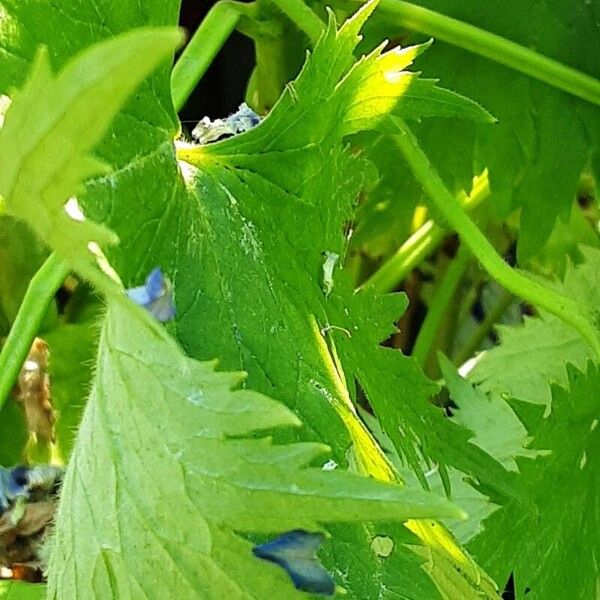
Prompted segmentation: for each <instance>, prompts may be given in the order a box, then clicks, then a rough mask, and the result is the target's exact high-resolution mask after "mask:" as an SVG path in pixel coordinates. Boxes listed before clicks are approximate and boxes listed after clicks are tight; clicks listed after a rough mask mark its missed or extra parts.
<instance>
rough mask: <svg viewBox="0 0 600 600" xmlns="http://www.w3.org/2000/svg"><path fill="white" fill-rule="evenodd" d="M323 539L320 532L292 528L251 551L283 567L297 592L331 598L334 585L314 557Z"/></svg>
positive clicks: (331, 578) (328, 574)
mask: <svg viewBox="0 0 600 600" xmlns="http://www.w3.org/2000/svg"><path fill="white" fill-rule="evenodd" d="M324 539H325V537H324V536H323V535H322V534H321V533H310V532H308V531H303V530H302V529H296V530H294V531H288V532H286V533H283V534H282V535H280V536H279V537H278V538H275V539H274V540H271V541H269V542H265V543H264V544H259V545H258V546H255V547H254V548H253V550H252V552H253V553H254V555H255V556H257V557H258V558H262V559H264V560H268V561H271V562H274V563H276V564H278V565H279V566H280V567H283V568H284V569H285V570H286V571H287V572H288V574H289V576H290V578H291V580H292V582H293V583H294V585H295V586H296V588H297V589H299V590H302V591H304V592H310V593H313V594H323V595H327V596H332V595H333V594H334V592H335V582H334V580H333V577H332V576H331V574H330V573H329V572H328V571H327V570H326V569H325V567H323V565H322V564H321V562H320V561H319V559H318V558H317V555H316V552H317V550H318V549H319V547H320V546H321V544H322V543H323V540H324Z"/></svg>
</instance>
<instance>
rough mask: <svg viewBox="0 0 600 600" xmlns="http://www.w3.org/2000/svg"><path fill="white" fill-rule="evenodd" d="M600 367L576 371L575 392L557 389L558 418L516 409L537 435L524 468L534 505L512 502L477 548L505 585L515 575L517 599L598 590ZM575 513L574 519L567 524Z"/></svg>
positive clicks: (572, 377)
mask: <svg viewBox="0 0 600 600" xmlns="http://www.w3.org/2000/svg"><path fill="white" fill-rule="evenodd" d="M599 386H600V371H599V369H598V365H595V364H593V363H591V362H590V363H589V364H588V367H587V372H585V373H583V372H581V371H579V370H577V369H575V368H574V367H569V368H568V373H567V388H562V387H559V386H553V388H552V402H551V409H550V413H549V414H548V415H546V416H544V414H543V410H539V407H538V409H537V410H533V409H534V408H536V406H538V405H531V404H529V403H526V402H521V401H512V402H511V404H512V406H513V408H514V409H515V412H516V413H517V415H519V416H520V417H521V418H522V419H523V422H524V424H525V425H526V426H527V429H528V431H529V433H530V434H531V435H532V436H533V441H532V443H531V445H530V447H531V448H532V449H535V450H537V451H538V452H542V453H543V454H542V455H541V456H538V457H537V458H535V459H530V458H519V459H517V463H518V465H519V470H520V473H521V477H520V479H521V480H522V484H523V487H524V488H525V490H526V492H527V501H526V502H521V503H517V502H511V503H509V504H508V505H506V506H504V507H502V508H501V509H499V510H498V511H496V512H495V513H494V514H492V516H491V517H489V518H488V519H487V520H486V521H485V524H484V525H485V528H484V530H483V532H482V533H481V534H480V535H479V536H477V537H476V538H475V539H474V540H473V541H472V543H471V544H470V545H469V547H470V549H471V550H472V551H473V552H474V554H475V556H476V557H477V558H478V559H479V560H480V561H481V562H482V563H483V564H484V565H485V566H486V567H487V568H488V569H489V570H490V572H491V573H492V575H493V576H494V578H495V579H496V581H497V582H498V584H500V585H502V584H503V583H504V582H505V581H506V580H507V579H508V576H509V575H510V573H513V574H514V582H515V592H516V597H521V596H522V595H525V594H530V595H531V597H532V598H539V599H540V600H544V599H548V600H550V599H553V598H592V597H594V595H595V594H596V591H597V582H598V577H599V572H598V544H597V532H598V528H599V527H600V523H599V522H598V514H600V513H599V508H600V506H599V505H600V501H599V498H598V485H597V482H598V477H599V476H600V472H599V466H598V459H597V457H598V455H599V452H600V434H599V433H598V429H597V425H598V421H599V419H600V403H599V400H598V387H599ZM565 515H568V518H565Z"/></svg>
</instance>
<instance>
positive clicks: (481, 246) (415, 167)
mask: <svg viewBox="0 0 600 600" xmlns="http://www.w3.org/2000/svg"><path fill="white" fill-rule="evenodd" d="M396 122H397V123H398V125H399V128H400V133H399V134H398V135H397V136H396V141H397V143H398V147H399V149H400V150H401V151H402V154H403V155H404V158H405V159H406V161H407V162H408V164H409V166H410V167H411V169H412V171H413V173H414V175H415V177H416V179H417V181H418V182H419V183H420V184H421V186H422V188H423V190H424V191H425V193H426V194H427V196H428V197H429V199H430V200H431V202H432V203H433V204H434V205H435V207H436V209H437V210H438V211H439V212H440V213H441V214H442V215H443V216H444V218H445V219H446V221H447V222H448V225H449V226H450V227H451V228H452V229H454V231H456V232H457V233H458V234H459V236H460V238H461V240H462V241H463V243H464V244H465V245H467V246H468V247H469V249H470V250H471V252H472V253H473V254H474V255H475V257H476V258H477V260H478V261H479V262H480V264H481V266H482V267H483V268H484V269H485V270H486V271H487V273H488V274H489V275H490V276H491V277H492V278H493V279H495V280H496V281H497V282H498V283H499V284H500V285H501V286H503V287H504V288H505V289H506V290H508V291H509V292H511V293H513V294H515V295H516V296H519V297H520V298H523V299H524V300H526V301H527V302H530V303H531V304H533V305H535V306H539V307H540V308H542V309H543V310H545V311H547V312H549V313H551V314H553V315H555V316H556V317H558V318H559V319H560V320H561V321H564V322H565V323H568V324H569V325H571V326H572V327H574V328H575V329H577V331H579V333H581V335H582V336H583V337H584V339H585V340H586V341H587V342H588V344H589V345H590V346H591V347H592V348H593V349H594V351H595V353H596V354H597V356H598V357H599V358H600V334H599V332H598V331H597V330H596V328H595V327H594V325H593V318H592V315H591V313H590V311H589V310H587V309H586V308H585V307H584V306H582V305H581V304H579V303H578V302H576V301H574V300H572V299H571V298H567V297H566V296H563V295H562V294H560V293H558V292H556V291H554V290H552V289H550V288H547V287H545V286H544V285H542V284H540V283H538V282H537V281H533V280H532V279H529V278H528V277H527V276H525V275H524V274H523V273H521V272H520V271H517V270H515V269H512V268H511V267H510V266H509V265H508V264H507V263H505V262H504V260H502V257H500V256H499V255H498V253H497V252H496V250H495V249H494V247H493V246H492V244H491V243H490V242H489V240H488V239H487V238H486V237H485V235H483V233H481V231H480V230H479V229H478V228H477V226H476V225H475V223H474V222H473V221H471V219H469V216H468V215H467V214H466V213H465V212H464V210H463V209H462V208H461V206H460V205H459V204H458V202H457V201H456V199H455V198H454V196H453V195H452V194H451V193H450V191H449V190H448V188H447V187H446V186H445V185H444V182H443V181H442V180H441V178H440V176H439V175H438V174H437V171H436V170H435V169H434V168H433V165H431V163H430V162H429V159H428V158H427V156H426V155H425V153H424V152H423V150H421V147H420V146H419V143H418V141H417V138H416V137H415V136H414V134H413V133H412V131H411V130H410V129H409V128H408V126H407V125H406V124H405V123H403V122H402V121H400V120H399V119H398V120H396Z"/></svg>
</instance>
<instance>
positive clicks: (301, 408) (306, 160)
mask: <svg viewBox="0 0 600 600" xmlns="http://www.w3.org/2000/svg"><path fill="white" fill-rule="evenodd" d="M146 4H147V14H148V15H150V16H149V18H150V19H151V20H152V22H153V24H160V23H165V22H168V17H167V16H165V15H168V14H170V13H171V12H172V4H170V5H168V6H167V7H165V8H164V10H163V9H161V10H158V9H156V8H155V7H154V3H151V2H148V3H144V6H146ZM86 6H87V5H86ZM91 6H92V5H91V4H90V7H91ZM161 6H163V7H164V4H162V5H161ZM93 8H95V9H97V8H98V7H97V6H96V5H94V6H93ZM12 10H13V12H16V13H18V12H19V11H20V5H19V4H17V5H15V6H13V7H12ZM30 10H35V11H38V12H36V13H35V14H36V15H38V17H40V18H42V17H41V16H43V15H44V12H43V11H44V8H43V7H42V6H41V5H39V4H35V5H34V8H31V7H30ZM90 10H91V8H90ZM117 12H118V14H119V15H120V14H121V13H120V12H119V11H117ZM143 12H144V11H143ZM157 13H160V14H159V15H158V16H157ZM100 15H101V19H106V20H108V21H109V22H111V23H113V30H114V31H121V30H122V29H123V28H124V27H125V28H126V27H127V26H133V25H139V24H142V21H141V16H139V17H136V18H135V19H133V21H131V22H123V21H121V20H120V16H116V13H115V11H114V10H113V9H111V8H110V7H109V8H104V12H101V13H100ZM366 16H367V13H366V11H364V10H363V12H362V13H360V16H359V17H358V18H357V19H355V20H354V21H352V22H350V23H349V24H347V25H346V26H345V27H344V28H343V30H342V31H340V32H336V30H335V27H334V26H333V24H330V26H329V28H328V31H327V33H326V35H325V36H324V37H323V39H322V42H321V46H320V50H319V49H315V52H314V54H313V56H312V58H311V60H310V61H309V63H307V66H306V67H305V69H304V70H303V74H302V76H301V78H303V80H301V79H299V80H298V81H296V82H294V83H293V84H291V85H290V87H289V88H288V90H287V92H286V94H285V95H284V97H283V99H282V101H281V102H280V104H279V105H278V107H277V108H276V109H274V110H273V112H272V113H271V114H270V115H269V116H268V118H267V119H265V120H264V122H263V123H262V124H261V125H260V126H259V127H257V128H256V129H254V130H252V131H250V132H249V133H247V134H244V135H241V136H239V137H237V138H235V139H233V140H229V141H225V142H221V143H217V144H214V145H211V146H208V147H204V148H202V149H200V150H194V153H196V158H199V159H200V162H201V163H202V164H201V167H200V168H199V169H198V170H197V171H196V170H195V169H192V168H191V167H190V166H189V164H188V163H184V162H180V163H179V164H178V163H176V161H175V157H174V152H173V145H172V137H173V135H174V133H175V127H174V125H173V123H174V116H173V113H172V112H170V108H168V109H167V110H166V111H165V106H167V107H168V106H169V104H170V103H169V101H168V96H167V95H166V94H167V93H168V74H167V73H166V71H165V70H162V71H160V72H159V73H157V74H156V75H155V76H154V77H152V78H151V80H150V82H149V83H148V84H147V85H146V86H144V87H143V88H142V89H141V90H140V91H139V92H138V94H137V95H136V98H134V100H133V101H132V102H131V103H130V104H129V105H127V107H126V108H125V109H124V111H123V112H122V113H121V114H120V115H119V116H117V117H116V119H115V121H114V123H113V125H112V126H111V128H110V130H109V134H108V135H107V136H106V137H105V138H104V141H103V142H102V143H100V145H99V146H98V148H97V150H96V154H97V155H98V156H100V157H101V158H102V159H103V160H104V162H105V163H107V164H109V165H111V167H112V168H113V170H112V172H110V173H109V174H107V175H101V176H96V177H94V178H92V179H91V180H89V181H88V182H87V185H86V192H87V194H86V196H85V197H81V198H80V200H81V203H82V205H83V207H84V209H85V213H86V215H87V216H88V217H90V218H93V219H95V220H97V221H99V222H102V223H103V224H104V225H105V226H108V227H109V228H110V229H112V230H114V231H115V232H116V233H117V235H118V237H119V239H121V240H122V244H121V245H120V246H116V247H114V248H112V249H110V250H109V251H108V255H109V257H110V260H111V264H113V265H114V266H115V268H116V270H117V272H118V273H119V275H120V276H121V278H122V279H123V281H124V282H125V284H126V285H127V286H130V285H139V284H140V283H141V282H142V281H143V279H144V277H145V275H146V274H147V273H148V271H149V270H150V269H151V268H153V267H155V266H156V265H160V266H161V267H162V268H163V270H164V271H165V272H166V273H167V274H168V275H169V276H170V277H171V279H172V280H173V283H174V292H175V302H176V305H177V310H178V317H177V322H176V324H175V326H174V330H175V333H176V335H177V337H178V339H179V341H180V342H182V345H183V346H184V348H185V350H186V352H187V353H189V354H190V355H192V356H194V357H195V358H198V359H211V358H213V357H215V356H219V357H220V359H221V361H222V362H221V364H222V365H223V368H224V369H227V370H239V369H244V370H245V371H247V372H248V373H249V378H248V385H249V386H250V387H252V388H253V389H257V390H259V391H261V392H263V393H267V394H269V395H270V396H274V397H277V398H278V399H281V400H282V401H284V402H285V404H287V405H288V406H289V407H291V408H292V409H293V410H294V411H295V412H296V413H297V414H298V415H300V416H301V417H302V421H303V427H302V429H300V430H299V431H297V432H295V433H287V434H286V433H278V436H277V439H278V440H287V441H289V440H297V439H302V440H310V441H318V442H327V443H328V444H329V445H331V446H332V450H333V457H334V460H335V461H336V462H337V464H338V465H340V466H341V467H343V466H345V465H347V464H348V462H350V463H351V464H357V463H358V466H359V467H361V468H363V469H366V470H369V471H370V472H371V474H373V475H376V476H378V477H384V478H387V479H392V478H393V477H394V474H393V472H392V471H391V469H390V467H389V465H388V464H387V463H386V461H385V460H384V458H383V456H382V454H381V451H380V449H379V448H378V447H377V445H376V444H375V443H374V441H373V439H372V438H371V436H370V435H369V433H368V432H367V431H366V429H365V428H364V426H363V425H362V423H361V422H360V420H359V419H358V418H357V417H356V415H355V414H354V412H353V408H352V404H351V402H350V395H351V393H352V390H353V386H352V385H350V386H346V385H344V382H343V377H341V372H340V370H339V369H338V368H337V367H336V360H335V351H334V349H333V348H332V347H330V346H329V345H328V344H329V337H328V336H324V335H323V334H321V332H320V329H321V328H325V327H327V325H328V324H330V325H335V322H333V321H332V322H331V323H329V316H328V314H329V308H328V301H327V299H326V297H325V295H324V293H323V287H322V286H323V282H322V281H321V276H322V266H323V257H322V256H321V252H323V251H330V252H336V253H337V254H340V256H343V249H344V243H345V242H344V237H343V234H342V231H343V224H344V222H345V221H346V220H347V219H349V218H350V217H351V216H352V208H353V203H354V201H355V198H356V196H357V194H358V192H359V190H360V187H361V185H362V182H363V179H364V176H363V171H364V170H365V169H367V168H368V167H367V165H366V164H365V162H364V161H363V160H361V159H360V158H358V157H353V156H352V155H350V154H349V152H348V151H347V150H346V149H345V148H344V146H343V144H342V140H341V138H342V135H343V129H342V122H341V121H339V119H338V115H339V114H343V113H344V112H345V111H346V110H347V109H348V106H349V103H350V102H351V101H352V99H353V95H354V93H355V92H356V90H353V89H352V88H349V87H346V88H344V89H343V92H344V93H342V92H341V91H340V92H336V89H337V87H338V84H340V82H341V81H342V79H343V77H344V76H345V75H346V74H347V72H348V70H349V69H350V68H351V67H352V65H353V63H354V58H353V55H352V50H353V47H354V44H355V42H356V33H357V32H358V29H359V28H360V24H361V21H362V20H364V19H365V18H366ZM21 18H22V15H21ZM31 18H32V17H31V14H30V15H29V16H28V19H31ZM173 18H174V15H172V16H171V19H173ZM65 26H66V27H67V28H68V34H69V35H70V36H72V37H73V38H74V39H81V38H80V37H79V38H78V37H77V35H78V34H79V35H80V34H81V28H80V26H79V25H78V24H77V23H76V22H74V21H72V20H67V22H66V23H65ZM20 27H21V30H23V29H26V28H24V27H23V26H22V25H21V26H20ZM99 30H100V31H101V34H100V33H99V34H98V36H97V37H103V36H104V35H106V33H105V31H104V30H102V29H101V28H99ZM37 34H38V38H37V39H46V38H45V37H44V33H43V31H38V32H37ZM95 34H96V32H94V35H95ZM47 35H48V36H51V34H50V33H48V34H47ZM65 36H67V34H65ZM65 39H67V38H66V37H65ZM84 39H86V38H84ZM94 39H96V38H94ZM50 40H51V41H53V37H50ZM77 43H79V42H77ZM77 47H78V46H74V47H70V46H69V45H68V44H66V43H65V42H63V41H62V39H61V40H60V41H59V42H58V49H57V50H56V51H55V53H56V54H57V55H58V56H59V57H60V62H61V63H62V62H65V60H66V58H67V56H68V55H69V54H72V53H74V51H75V49H76V48H77ZM20 52H21V54H26V55H27V52H26V51H25V50H24V49H21V50H20ZM30 55H31V54H29V56H30ZM379 56H380V55H379V54H377V53H376V54H374V55H373V56H372V57H371V58H370V59H369V63H368V64H371V63H373V62H377V60H378V57H379ZM363 68H364V67H363ZM340 87H343V86H340ZM398 89H399V90H401V88H400V87H398ZM387 106H388V104H385V103H384V106H383V107H380V108H377V110H380V111H381V114H380V115H379V116H381V118H383V117H384V116H385V110H387ZM377 110H375V111H374V112H371V113H370V114H369V115H367V116H368V119H369V120H367V119H366V116H365V120H364V123H365V124H367V123H369V124H371V123H374V122H376V121H377V119H378V118H379V116H378V114H377ZM360 119H362V117H361V116H360V113H356V112H355V113H354V119H353V122H354V123H357V122H359V121H360ZM188 158H189V157H188ZM182 172H183V174H184V175H185V180H184V179H182V177H181V174H182ZM63 234H64V235H66V236H68V235H69V231H68V230H65V231H63ZM334 277H335V276H334ZM395 316H397V315H394V317H395ZM359 317H360V315H350V314H349V315H345V318H348V319H349V320H350V321H351V322H352V321H354V320H358V319H359ZM385 327H386V328H389V323H387V324H386V325H385ZM376 333H377V337H376V336H375V335H373V336H372V337H371V336H369V339H370V343H373V344H374V345H375V346H377V345H378V342H379V340H380V339H381V338H380V337H378V336H379V335H380V334H381V330H377V332H376ZM400 358H401V357H399V360H400ZM405 360H407V359H405ZM411 364H412V363H411V362H410V361H409V362H408V363H407V365H411ZM410 368H412V367H410ZM415 378H416V381H419V382H420V385H421V387H420V388H419V390H418V391H417V392H416V393H417V394H418V397H420V398H422V399H423V400H424V398H423V397H422V394H423V390H424V389H431V384H430V383H429V382H428V381H427V380H426V379H425V378H424V377H423V376H422V375H417V374H415ZM139 385H142V384H141V383H140V384H139ZM125 426H126V422H124V423H123V427H125ZM154 470H160V469H158V468H157V469H154ZM100 480H101V477H100V476H99V475H98V474H97V475H96V477H95V478H94V481H96V482H97V481H100ZM100 508H101V509H102V510H104V509H105V507H104V506H102V507H100ZM100 514H102V513H100ZM414 526H415V528H417V526H420V527H421V528H422V530H420V531H419V535H420V536H421V538H422V539H425V540H427V544H430V545H431V552H430V551H429V548H427V552H429V553H430V554H429V556H430V558H429V559H427V560H428V561H431V563H432V565H433V566H432V568H431V572H432V577H433V580H435V582H436V585H438V586H440V589H441V590H444V589H445V587H444V586H445V583H444V581H445V580H447V579H448V576H447V573H446V572H445V571H444V570H443V569H440V571H439V572H438V570H437V566H436V565H437V563H438V562H440V561H441V560H442V559H444V560H446V562H448V560H449V557H450V561H451V564H452V566H451V567H449V568H450V569H451V570H452V572H453V573H455V574H456V573H457V571H456V569H457V568H459V569H462V571H463V572H465V573H467V577H468V578H470V579H465V581H468V583H467V585H468V586H469V590H470V592H472V595H473V596H475V594H476V593H478V592H481V593H485V594H487V596H488V597H494V596H495V594H494V591H493V589H491V588H490V587H489V582H488V581H487V579H486V578H485V577H484V576H483V575H482V573H481V572H480V570H478V569H477V568H476V567H475V566H474V565H473V563H472V562H470V560H469V559H468V557H467V556H466V555H464V554H463V553H462V552H461V551H460V549H459V548H458V547H457V546H456V543H455V542H454V540H452V538H451V537H450V536H448V535H447V534H445V533H444V532H443V528H441V527H440V526H439V525H438V526H436V524H435V523H433V524H430V523H428V522H427V523H422V522H415V524H414ZM59 529H60V528H59ZM331 532H332V534H333V538H332V540H331V543H330V544H329V545H328V546H329V547H328V548H327V549H326V550H327V551H328V552H327V554H326V555H324V562H326V564H327V565H328V566H330V567H332V568H335V572H336V574H337V575H338V577H339V579H338V580H340V581H341V582H342V585H343V586H344V587H346V588H347V589H349V590H350V593H351V594H354V596H355V597H357V598H364V599H367V598H373V599H374V598H377V597H379V596H380V594H382V593H384V588H385V589H387V590H390V593H397V594H401V593H403V589H404V585H403V583H402V582H401V581H398V580H397V578H396V573H398V572H407V573H411V576H412V578H413V580H414V583H413V586H412V587H413V589H414V590H415V591H417V590H420V594H421V595H420V596H417V597H418V598H419V600H430V599H431V598H434V597H435V591H434V588H433V585H432V580H431V579H430V578H429V576H428V575H427V574H426V573H425V571H423V570H422V569H415V566H416V565H419V564H421V560H420V559H419V557H418V556H417V554H416V553H415V552H413V549H412V548H409V547H407V546H406V545H405V541H406V537H407V532H406V530H404V529H403V528H401V527H394V526H391V525H386V526H385V527H384V526H383V525H382V526H381V527H379V528H378V529H377V530H375V529H374V528H373V527H371V526H364V525H356V526H351V525H345V526H344V527H335V528H334V527H331ZM376 534H386V535H388V534H389V535H390V536H392V537H393V539H394V542H395V550H394V552H393V553H392V555H391V556H390V557H389V558H386V559H383V558H380V557H378V556H377V555H376V554H375V552H374V551H373V550H372V548H371V542H372V539H373V537H374V536H375V535H376ZM409 537H410V536H409ZM82 543H84V542H82ZM410 543H411V546H414V545H416V543H417V542H416V540H415V538H414V537H411V538H410ZM131 544H133V541H132V542H131ZM434 546H435V548H433V547H434ZM244 548H245V547H244ZM243 551H245V550H243ZM104 556H105V557H106V558H105V559H104V558H103V560H106V561H107V564H108V563H110V565H111V567H113V569H114V571H115V572H117V571H118V569H119V568H120V567H118V565H117V566H114V563H115V562H116V561H117V559H116V558H115V556H114V554H113V553H112V552H111V551H110V550H106V551H105V554H104ZM431 557H435V558H431ZM444 557H445V558H444ZM103 564H104V563H100V562H98V571H99V572H101V569H103V568H104V567H103V566H102V565H103ZM91 572H92V573H95V572H96V565H92V566H91ZM455 576H456V575H455ZM98 577H99V578H101V575H98ZM102 585H103V584H102ZM490 590H491V591H490ZM127 592H128V590H125V592H123V593H125V594H126V593H127ZM440 593H442V594H443V593H444V592H443V591H440Z"/></svg>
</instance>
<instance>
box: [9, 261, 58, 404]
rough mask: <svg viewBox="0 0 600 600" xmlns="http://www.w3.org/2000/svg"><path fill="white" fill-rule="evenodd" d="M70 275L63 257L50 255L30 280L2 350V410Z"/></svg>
mask: <svg viewBox="0 0 600 600" xmlns="http://www.w3.org/2000/svg"><path fill="white" fill-rule="evenodd" d="M68 274H69V268H68V267H67V265H66V264H65V263H64V262H63V260H62V259H61V258H59V257H58V256H57V255H56V254H51V255H50V256H49V257H48V258H47V259H46V262H45V263H44V264H43V265H42V266H41V267H40V269H39V271H38V272H37V273H36V274H35V275H34V276H33V278H32V279H31V282H30V283H29V287H28V288H27V291H26V292H25V297H24V298H23V302H22V303H21V306H20V307H19V312H18V313H17V316H16V318H15V321H14V323H13V325H12V327H11V329H10V332H9V334H8V337H7V338H6V342H5V344H4V347H3V348H2V352H1V353H0V410H1V409H2V407H3V406H4V404H5V403H6V400H7V398H8V396H9V394H10V392H11V390H12V388H13V386H14V385H15V382H16V381H17V378H18V376H19V373H20V371H21V369H22V367H23V363H24V362H25V359H26V358H27V354H28V353H29V350H30V348H31V344H32V343H33V340H34V338H35V336H36V335H37V333H38V330H39V328H40V325H41V323H42V320H43V319H44V315H45V314H46V311H47V310H48V307H49V306H50V303H51V302H52V301H53V300H54V296H55V294H56V292H57V291H58V289H59V288H60V286H61V285H62V284H63V281H64V280H65V279H66V277H67V275H68Z"/></svg>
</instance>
